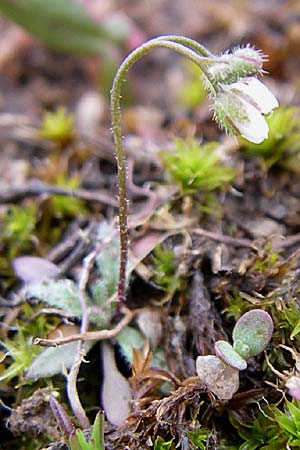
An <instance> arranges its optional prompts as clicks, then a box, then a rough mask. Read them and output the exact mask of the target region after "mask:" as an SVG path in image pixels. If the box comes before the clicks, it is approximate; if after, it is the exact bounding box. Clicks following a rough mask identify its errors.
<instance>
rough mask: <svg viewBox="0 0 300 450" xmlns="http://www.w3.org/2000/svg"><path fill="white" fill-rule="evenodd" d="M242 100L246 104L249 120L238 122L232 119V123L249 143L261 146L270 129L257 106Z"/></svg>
mask: <svg viewBox="0 0 300 450" xmlns="http://www.w3.org/2000/svg"><path fill="white" fill-rule="evenodd" d="M240 100H241V101H242V103H243V104H244V107H245V110H246V112H247V116H248V120H242V121H241V120H238V119H237V118H235V117H230V120H231V122H232V123H233V125H234V126H235V128H236V129H237V130H238V132H239V133H240V134H241V135H242V136H243V137H244V138H245V139H247V140H248V141H250V142H253V143H254V144H260V143H261V142H263V141H264V140H265V139H267V137H268V134H269V127H268V124H267V122H266V121H265V119H264V117H263V116H262V114H261V113H260V111H259V110H258V109H256V108H255V106H253V105H251V104H250V103H248V102H246V101H244V100H242V98H241V97H240Z"/></svg>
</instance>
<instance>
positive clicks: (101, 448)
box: [92, 411, 105, 450]
mask: <svg viewBox="0 0 300 450" xmlns="http://www.w3.org/2000/svg"><path fill="white" fill-rule="evenodd" d="M92 442H93V449H94V450H105V443H104V413H103V411H99V412H98V413H97V415H96V418H95V421H94V424H93V429H92Z"/></svg>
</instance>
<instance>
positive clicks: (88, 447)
mask: <svg viewBox="0 0 300 450" xmlns="http://www.w3.org/2000/svg"><path fill="white" fill-rule="evenodd" d="M76 437H77V439H78V442H79V444H80V448H81V450H94V449H93V445H92V444H91V443H90V442H87V440H86V438H85V437H84V434H83V432H82V431H81V430H77V431H76Z"/></svg>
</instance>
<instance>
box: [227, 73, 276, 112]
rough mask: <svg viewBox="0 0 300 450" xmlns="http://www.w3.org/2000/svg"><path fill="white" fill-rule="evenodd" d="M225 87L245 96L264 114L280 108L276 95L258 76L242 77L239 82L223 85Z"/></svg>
mask: <svg viewBox="0 0 300 450" xmlns="http://www.w3.org/2000/svg"><path fill="white" fill-rule="evenodd" d="M223 89H224V90H226V91H228V90H231V91H232V92H236V93H238V94H241V95H242V96H245V97H246V98H247V99H248V100H249V102H250V103H251V102H253V103H254V106H256V108H257V109H259V110H260V112H261V113H262V114H268V113H270V112H271V111H272V110H273V109H275V108H278V106H279V103H278V100H277V98H276V97H275V95H273V94H272V92H271V91H270V89H268V88H267V86H265V85H264V84H263V83H262V82H261V81H259V80H258V79H257V78H254V77H251V78H241V79H240V80H239V81H238V82H236V83H232V84H229V85H227V86H223Z"/></svg>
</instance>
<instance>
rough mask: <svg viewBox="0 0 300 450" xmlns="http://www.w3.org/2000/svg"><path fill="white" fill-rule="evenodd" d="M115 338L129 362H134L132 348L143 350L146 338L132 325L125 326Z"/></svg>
mask: <svg viewBox="0 0 300 450" xmlns="http://www.w3.org/2000/svg"><path fill="white" fill-rule="evenodd" d="M115 339H116V341H117V343H118V344H119V345H120V347H121V349H122V354H123V356H125V358H126V359H127V361H128V363H129V364H131V363H132V350H133V349H134V348H136V349H138V350H141V349H142V348H143V347H144V344H145V338H144V336H143V335H142V333H140V331H138V330H136V329H135V328H133V327H130V326H127V327H125V328H123V330H121V331H120V333H119V334H118V335H117V336H116V338H115Z"/></svg>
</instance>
